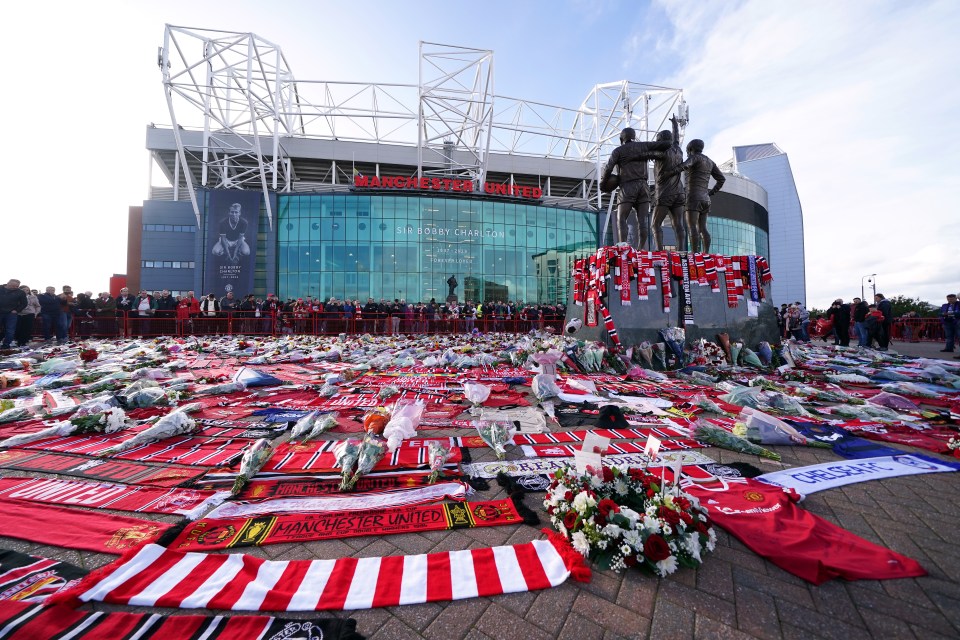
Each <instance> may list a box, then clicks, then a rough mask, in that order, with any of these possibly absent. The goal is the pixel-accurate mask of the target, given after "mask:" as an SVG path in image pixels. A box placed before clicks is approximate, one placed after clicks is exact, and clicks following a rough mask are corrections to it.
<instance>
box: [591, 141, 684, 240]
mask: <svg viewBox="0 0 960 640" xmlns="http://www.w3.org/2000/svg"><path fill="white" fill-rule="evenodd" d="M636 137H637V132H636V131H634V130H633V129H632V128H630V127H627V128H626V129H624V130H623V131H621V132H620V146H619V147H617V148H616V149H614V150H613V153H611V154H610V160H608V161H607V164H606V166H604V168H603V173H602V174H601V177H600V190H601V191H604V192H607V193H609V192H610V191H612V190H613V188H614V187H616V186H619V188H620V191H619V195H618V196H617V217H616V220H615V224H614V226H613V242H614V244H621V243H624V242H626V241H627V218H629V217H630V211H631V210H633V209H636V210H637V222H638V223H639V226H640V229H639V233H638V242H637V248H645V247H646V245H647V238H648V234H647V221H648V220H649V216H650V190H649V189H648V188H647V161H648V160H652V159H654V158H656V157H657V156H658V153H657V152H659V151H665V150H667V149H668V148H669V147H670V144H671V143H670V142H666V141H662V140H660V141H656V142H637V140H636ZM614 167H618V168H619V185H615V184H614V180H613V177H612V174H613V169H614Z"/></svg>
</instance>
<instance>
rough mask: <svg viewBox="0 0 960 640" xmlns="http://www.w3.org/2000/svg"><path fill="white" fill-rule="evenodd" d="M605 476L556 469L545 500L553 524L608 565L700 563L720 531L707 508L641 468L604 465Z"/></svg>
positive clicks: (668, 567) (666, 569)
mask: <svg viewBox="0 0 960 640" xmlns="http://www.w3.org/2000/svg"><path fill="white" fill-rule="evenodd" d="M601 471H602V475H601V476H597V475H593V474H586V475H578V474H577V473H576V471H575V470H574V469H571V468H570V467H566V468H564V469H559V470H557V471H556V473H555V474H554V478H553V480H552V482H551V483H550V489H549V491H548V492H547V497H546V499H545V500H544V501H543V506H544V507H546V509H547V513H548V514H550V521H551V523H552V524H553V526H554V527H555V528H556V529H557V531H559V532H560V534H561V535H563V536H564V537H565V538H567V539H568V540H569V541H570V543H571V544H572V545H573V548H574V549H576V550H577V551H579V552H580V553H581V554H583V555H584V556H585V557H587V558H589V559H590V560H591V561H592V562H594V563H596V564H597V565H598V566H600V567H601V568H602V569H613V570H614V571H617V572H619V571H622V570H624V569H626V568H627V567H639V568H641V569H645V570H647V571H649V572H651V573H653V574H655V575H658V576H667V575H670V574H671V573H674V572H675V571H676V570H677V569H678V568H679V567H681V566H684V567H691V568H693V567H697V566H699V565H700V564H701V563H702V562H703V553H704V552H705V551H713V549H714V548H715V546H716V539H717V535H716V532H715V531H714V530H713V527H712V525H711V524H710V521H709V519H708V518H707V515H706V511H705V510H704V509H703V508H702V507H701V506H700V504H699V502H698V501H697V500H696V498H693V497H691V496H689V495H687V494H685V493H683V492H680V491H678V490H676V489H674V490H669V491H662V490H661V487H660V482H661V481H660V478H657V477H656V476H654V475H652V474H650V473H647V472H646V471H643V470H641V469H636V468H635V469H630V470H629V471H626V472H624V471H620V470H619V469H616V468H610V467H604V468H603V469H602V470H601Z"/></svg>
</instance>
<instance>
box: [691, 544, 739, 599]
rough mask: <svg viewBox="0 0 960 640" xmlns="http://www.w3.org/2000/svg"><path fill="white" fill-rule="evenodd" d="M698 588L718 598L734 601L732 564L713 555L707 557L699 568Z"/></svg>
mask: <svg viewBox="0 0 960 640" xmlns="http://www.w3.org/2000/svg"><path fill="white" fill-rule="evenodd" d="M696 587H697V589H700V590H701V591H705V592H707V593H710V594H712V595H715V596H717V597H718V598H723V599H725V600H733V570H732V568H731V567H730V563H729V562H724V561H723V560H720V559H719V558H715V557H713V555H708V556H706V561H705V562H704V563H703V564H702V565H700V566H699V567H697V584H696Z"/></svg>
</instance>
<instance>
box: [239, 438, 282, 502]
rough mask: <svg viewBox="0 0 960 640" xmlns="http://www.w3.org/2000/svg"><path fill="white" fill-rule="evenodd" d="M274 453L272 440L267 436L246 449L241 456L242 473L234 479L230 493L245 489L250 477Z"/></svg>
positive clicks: (255, 473)
mask: <svg viewBox="0 0 960 640" xmlns="http://www.w3.org/2000/svg"><path fill="white" fill-rule="evenodd" d="M272 455H273V445H271V444H270V440H268V439H266V438H260V439H259V440H257V441H256V442H254V443H253V444H252V445H250V446H249V447H247V448H246V449H244V451H243V457H242V458H240V473H238V474H237V478H236V480H234V481H233V488H231V489H230V495H234V496H235V495H237V494H239V493H240V492H241V491H243V488H244V487H245V486H247V483H248V482H250V479H251V478H253V477H254V476H255V475H257V473H259V472H260V469H262V468H263V465H265V464H266V463H267V460H269V459H270V456H272Z"/></svg>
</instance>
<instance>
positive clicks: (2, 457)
mask: <svg viewBox="0 0 960 640" xmlns="http://www.w3.org/2000/svg"><path fill="white" fill-rule="evenodd" d="M0 468H2V469H16V470H18V471H38V472H40V473H56V474H59V475H63V476H73V477H75V478H85V479H87V480H101V481H104V482H123V483H126V484H138V485H150V486H155V487H179V486H182V485H184V484H186V483H188V482H191V481H193V480H196V479H197V478H199V477H200V476H202V475H203V474H204V473H205V472H206V470H205V469H198V468H196V467H194V468H192V469H190V468H182V467H160V466H154V465H149V464H143V463H141V462H129V461H126V460H105V459H99V458H81V457H78V456H71V455H67V454H63V453H39V452H36V451H27V450H22V449H21V450H7V451H0Z"/></svg>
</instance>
